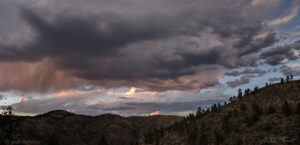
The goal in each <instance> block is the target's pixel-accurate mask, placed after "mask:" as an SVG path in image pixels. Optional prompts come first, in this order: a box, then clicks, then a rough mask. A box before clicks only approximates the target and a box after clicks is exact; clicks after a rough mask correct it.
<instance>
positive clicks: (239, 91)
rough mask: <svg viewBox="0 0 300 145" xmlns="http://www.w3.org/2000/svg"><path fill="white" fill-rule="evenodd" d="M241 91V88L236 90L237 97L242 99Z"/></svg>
mask: <svg viewBox="0 0 300 145" xmlns="http://www.w3.org/2000/svg"><path fill="white" fill-rule="evenodd" d="M242 96H243V93H242V89H239V90H238V99H242Z"/></svg>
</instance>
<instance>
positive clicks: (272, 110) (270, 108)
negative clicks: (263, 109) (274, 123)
mask: <svg viewBox="0 0 300 145" xmlns="http://www.w3.org/2000/svg"><path fill="white" fill-rule="evenodd" d="M275 112H276V110H275V108H274V107H273V106H272V105H270V106H269V108H268V114H273V113H275Z"/></svg>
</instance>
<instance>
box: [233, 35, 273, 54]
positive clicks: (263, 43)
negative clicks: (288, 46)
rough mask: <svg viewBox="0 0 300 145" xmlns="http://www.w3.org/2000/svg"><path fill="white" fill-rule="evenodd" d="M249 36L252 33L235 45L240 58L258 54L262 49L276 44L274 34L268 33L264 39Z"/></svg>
mask: <svg viewBox="0 0 300 145" xmlns="http://www.w3.org/2000/svg"><path fill="white" fill-rule="evenodd" d="M249 31H251V30H249ZM251 34H252V33H250V35H246V38H241V39H240V41H239V42H238V43H237V44H236V47H237V48H240V51H239V54H240V55H241V56H243V55H247V54H249V53H254V52H259V51H261V49H262V48H266V47H269V46H272V45H273V44H274V43H276V42H278V39H277V38H276V33H269V34H268V35H267V36H265V37H264V38H255V37H253V36H252V35H251Z"/></svg>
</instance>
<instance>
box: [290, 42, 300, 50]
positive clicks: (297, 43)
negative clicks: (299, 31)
mask: <svg viewBox="0 0 300 145" xmlns="http://www.w3.org/2000/svg"><path fill="white" fill-rule="evenodd" d="M292 47H293V48H294V49H296V50H300V40H298V41H296V42H294V43H293V44H292Z"/></svg>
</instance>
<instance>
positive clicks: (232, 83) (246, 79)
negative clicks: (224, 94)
mask: <svg viewBox="0 0 300 145" xmlns="http://www.w3.org/2000/svg"><path fill="white" fill-rule="evenodd" d="M254 77H255V75H244V76H241V77H240V78H239V79H235V80H233V81H228V82H226V84H227V85H228V86H230V87H232V88H235V87H237V86H240V85H244V84H248V83H249V82H250V79H251V78H254Z"/></svg>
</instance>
